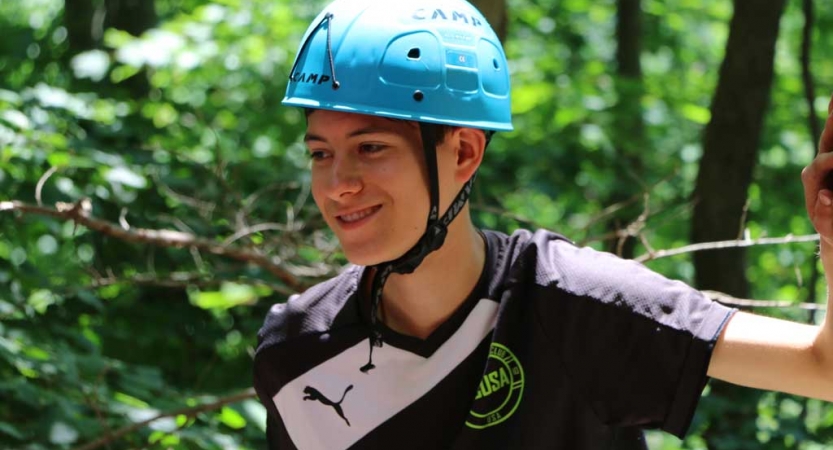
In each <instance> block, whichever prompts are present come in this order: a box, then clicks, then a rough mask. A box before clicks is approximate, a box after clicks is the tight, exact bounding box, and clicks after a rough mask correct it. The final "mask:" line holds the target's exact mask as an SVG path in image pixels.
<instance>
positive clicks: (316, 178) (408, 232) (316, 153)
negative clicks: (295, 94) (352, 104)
mask: <svg viewBox="0 0 833 450" xmlns="http://www.w3.org/2000/svg"><path fill="white" fill-rule="evenodd" d="M306 143H307V147H308V149H309V152H310V156H311V159H312V195H313V197H314V198H315V203H316V205H318V208H319V209H320V210H321V213H322V214H323V216H324V219H325V220H326V222H327V225H329V226H330V228H331V229H332V230H333V232H335V235H336V237H338V239H339V241H340V242H341V246H342V248H343V250H344V252H345V254H346V256H347V259H349V260H350V262H352V263H354V264H359V265H373V264H378V263H380V262H384V261H389V260H392V259H395V258H398V257H399V256H401V255H402V254H404V253H405V252H406V251H407V250H409V249H410V248H411V247H412V246H413V245H414V244H415V243H416V242H417V240H418V239H419V237H420V236H421V235H422V233H423V232H424V231H425V223H426V220H427V217H428V209H429V199H428V188H427V181H426V178H427V177H426V170H425V162H424V156H423V151H422V144H421V140H420V133H419V127H418V125H417V124H416V123H413V122H407V121H399V120H391V119H385V118H381V117H374V116H365V115H360V114H351V113H344V112H335V111H326V110H316V111H314V112H312V113H311V114H310V115H309V117H308V127H307V135H306Z"/></svg>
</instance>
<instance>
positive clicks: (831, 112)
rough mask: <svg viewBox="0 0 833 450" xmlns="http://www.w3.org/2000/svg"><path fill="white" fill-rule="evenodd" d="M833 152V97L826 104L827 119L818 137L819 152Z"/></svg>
mask: <svg viewBox="0 0 833 450" xmlns="http://www.w3.org/2000/svg"><path fill="white" fill-rule="evenodd" d="M829 152H833V97H831V99H830V103H829V104H828V105H827V121H826V122H825V123H824V131H822V133H821V139H819V154H821V153H829Z"/></svg>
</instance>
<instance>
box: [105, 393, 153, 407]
mask: <svg viewBox="0 0 833 450" xmlns="http://www.w3.org/2000/svg"><path fill="white" fill-rule="evenodd" d="M113 400H115V401H117V402H119V403H124V404H125V405H127V406H132V407H134V408H149V407H150V405H149V404H147V403H146V402H144V401H142V400H139V399H138V398H136V397H133V396H131V395H127V394H125V393H124V392H116V393H115V394H114V395H113Z"/></svg>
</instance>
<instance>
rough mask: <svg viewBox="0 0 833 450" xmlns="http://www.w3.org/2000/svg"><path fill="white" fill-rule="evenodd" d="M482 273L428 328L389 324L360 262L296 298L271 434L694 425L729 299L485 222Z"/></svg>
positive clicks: (274, 356)
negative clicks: (378, 318) (373, 324)
mask: <svg viewBox="0 0 833 450" xmlns="http://www.w3.org/2000/svg"><path fill="white" fill-rule="evenodd" d="M484 237H485V239H486V245H487V258H486V265H485V268H484V270H483V274H482V276H481V278H480V280H479V281H478V283H477V286H476V287H475V289H474V290H473V292H472V293H471V295H470V296H469V298H468V299H467V300H466V301H465V303H464V304H463V305H462V306H461V307H460V308H459V309H458V310H457V311H456V312H455V313H454V314H453V315H452V317H451V318H449V320H448V321H447V322H445V323H444V324H442V325H441V326H440V327H439V328H438V329H437V330H435V331H434V333H433V334H431V336H429V337H428V338H427V339H425V340H422V339H417V338H414V337H410V336H405V335H402V334H399V333H396V332H395V331H393V330H391V329H388V328H385V327H384V325H382V324H380V325H378V326H379V327H381V333H382V336H383V339H384V345H383V346H382V347H376V348H374V350H373V355H372V359H373V364H375V368H374V369H373V370H370V371H369V372H367V373H364V372H362V371H360V370H359V369H360V368H361V367H362V366H364V365H365V364H366V363H367V361H368V352H369V343H368V336H369V320H368V309H369V308H368V303H367V300H366V299H365V298H364V297H365V296H364V295H363V294H361V293H360V292H359V286H361V285H362V276H363V274H364V268H361V267H352V268H349V269H348V270H346V271H345V272H344V273H342V274H341V275H339V276H338V277H336V278H334V279H331V280H329V281H326V282H324V283H321V284H319V285H316V286H315V287H313V288H311V289H309V290H308V291H307V292H305V293H304V294H302V295H300V296H294V297H293V298H291V299H290V300H289V301H288V302H287V303H285V304H278V305H275V306H274V307H273V308H272V310H271V311H270V312H269V314H268V316H267V318H266V322H265V324H264V326H263V328H262V330H261V331H260V333H259V345H258V348H257V353H256V356H255V363H254V364H255V368H254V384H255V388H256V390H257V392H258V395H259V396H260V399H261V401H262V402H263V404H264V405H265V406H266V408H267V409H268V411H269V423H268V438H269V442H270V448H273V449H281V450H286V449H302V450H315V449H326V450H341V449H348V448H350V449H388V448H396V449H421V450H424V449H507V448H517V449H526V448H530V449H533V448H534V449H544V448H552V449H570V450H581V449H593V450H595V449H620V448H621V449H624V448H627V449H634V448H646V447H645V444H644V439H643V438H642V433H641V431H639V429H640V428H648V427H650V428H661V429H663V430H666V431H668V432H670V433H673V434H675V435H677V436H680V437H682V436H683V435H684V434H685V432H686V430H687V428H688V426H689V423H690V421H691V418H692V416H693V413H694V409H695V407H696V405H697V402H698V399H699V397H700V393H701V390H702V388H703V387H704V384H705V382H706V370H707V368H708V363H709V359H710V356H711V352H712V348H713V346H714V343H715V341H716V340H717V337H718V336H719V334H720V331H721V330H722V328H723V326H724V325H725V323H726V322H727V321H728V319H729V317H730V316H731V314H732V310H731V309H730V308H726V307H724V306H722V305H720V304H717V303H714V302H712V301H710V300H709V299H707V298H706V297H705V296H704V295H703V294H701V293H700V292H699V291H696V290H694V289H692V288H690V287H688V286H687V285H685V284H684V283H682V282H679V281H672V280H668V279H666V278H664V277H662V276H660V275H658V274H656V273H654V272H652V271H650V270H648V269H647V268H645V267H644V266H642V265H640V264H638V263H636V262H633V261H628V260H622V259H620V258H617V257H615V256H613V255H610V254H607V253H602V252H598V251H595V250H592V249H589V248H579V247H576V246H575V245H573V244H572V243H570V242H569V241H567V240H565V239H564V238H562V237H560V236H558V235H556V234H553V233H550V232H547V231H538V232H535V233H531V232H528V231H519V232H516V233H514V234H513V235H512V236H507V235H504V234H501V233H496V232H488V231H487V232H484Z"/></svg>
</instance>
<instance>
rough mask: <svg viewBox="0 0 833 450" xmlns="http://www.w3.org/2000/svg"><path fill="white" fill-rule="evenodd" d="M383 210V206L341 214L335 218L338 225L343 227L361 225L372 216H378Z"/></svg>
mask: <svg viewBox="0 0 833 450" xmlns="http://www.w3.org/2000/svg"><path fill="white" fill-rule="evenodd" d="M381 208H382V205H376V206H371V207H370V208H365V209H362V210H359V211H354V212H351V213H349V214H340V215H337V216H335V217H336V220H337V221H338V223H340V224H341V225H342V226H344V225H347V226H350V225H359V224H361V223H363V222H364V221H365V220H367V219H368V218H369V217H370V216H372V215H374V214H376V212H377V211H379V210H380V209H381Z"/></svg>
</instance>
